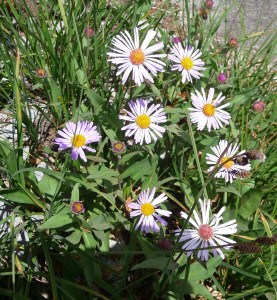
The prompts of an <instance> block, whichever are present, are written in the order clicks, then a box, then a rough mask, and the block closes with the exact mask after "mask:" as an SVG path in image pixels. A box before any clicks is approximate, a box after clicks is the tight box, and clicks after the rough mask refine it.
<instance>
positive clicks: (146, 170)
mask: <svg viewBox="0 0 277 300" xmlns="http://www.w3.org/2000/svg"><path fill="white" fill-rule="evenodd" d="M153 171H154V170H153V168H152V166H151V165H150V163H149V160H148V159H147V158H145V159H143V160H142V161H138V162H136V163H134V164H132V165H131V166H129V168H127V169H126V170H125V171H124V172H123V173H122V174H121V176H120V178H121V180H123V179H125V178H127V177H132V178H133V179H134V180H138V179H141V177H142V176H144V175H150V174H151V173H153Z"/></svg>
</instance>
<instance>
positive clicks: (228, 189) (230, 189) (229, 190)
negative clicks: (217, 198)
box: [216, 186, 241, 197]
mask: <svg viewBox="0 0 277 300" xmlns="http://www.w3.org/2000/svg"><path fill="white" fill-rule="evenodd" d="M216 192H217V193H224V192H227V193H233V194H235V195H237V196H239V197H241V194H240V193H239V192H238V190H236V189H235V188H234V187H233V186H228V187H225V186H222V187H220V188H218V189H216Z"/></svg>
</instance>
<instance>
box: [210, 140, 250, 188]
mask: <svg viewBox="0 0 277 300" xmlns="http://www.w3.org/2000/svg"><path fill="white" fill-rule="evenodd" d="M227 146H228V142H227V141H225V140H221V141H219V144H218V145H217V146H216V147H211V149H212V151H213V153H214V154H215V155H214V154H210V153H208V154H207V156H206V159H207V164H209V165H213V166H212V167H210V168H209V169H208V172H211V171H212V170H213V169H214V167H215V166H216V165H219V164H223V165H222V167H221V168H220V170H219V171H218V172H217V173H216V174H215V177H217V178H220V177H222V178H225V181H226V182H228V181H230V183H232V182H233V179H235V178H238V177H239V178H244V177H247V176H245V175H244V174H247V172H246V171H249V170H251V165H250V164H249V161H248V159H247V157H246V156H245V157H244V162H243V163H239V161H238V159H236V158H234V159H232V160H229V159H230V158H231V157H234V156H241V155H242V154H243V153H244V152H245V150H243V151H241V152H239V153H237V152H238V150H239V145H238V144H237V143H236V144H235V145H234V147H232V145H230V146H229V148H228V150H227V151H226V152H225V154H224V155H223V157H222V158H221V159H220V157H221V155H222V153H223V152H224V150H225V149H226V148H227ZM219 159H220V161H219ZM225 162H226V163H225ZM249 174H250V175H251V173H250V172H249Z"/></svg>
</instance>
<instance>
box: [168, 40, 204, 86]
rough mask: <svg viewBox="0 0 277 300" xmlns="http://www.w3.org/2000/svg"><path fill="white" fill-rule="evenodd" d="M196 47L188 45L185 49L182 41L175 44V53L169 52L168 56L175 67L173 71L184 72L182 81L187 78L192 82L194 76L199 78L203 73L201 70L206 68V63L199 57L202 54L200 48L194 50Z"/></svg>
mask: <svg viewBox="0 0 277 300" xmlns="http://www.w3.org/2000/svg"><path fill="white" fill-rule="evenodd" d="M193 50H194V48H193V47H192V46H188V47H186V49H185V50H184V49H183V47H182V44H181V43H177V44H176V45H174V46H173V48H172V49H171V51H172V52H173V54H169V55H168V58H169V59H170V60H172V61H173V62H174V63H176V64H174V63H173V68H172V69H171V71H175V70H178V71H179V72H182V83H185V82H186V80H188V81H189V82H192V77H194V78H196V79H199V78H200V77H201V76H203V74H201V73H200V72H199V71H203V70H205V69H206V68H203V66H204V65H205V63H204V62H203V61H202V60H201V59H199V57H200V56H201V55H202V52H200V51H199V50H198V49H197V50H195V51H194V52H193Z"/></svg>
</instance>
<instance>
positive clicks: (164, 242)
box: [159, 238, 171, 250]
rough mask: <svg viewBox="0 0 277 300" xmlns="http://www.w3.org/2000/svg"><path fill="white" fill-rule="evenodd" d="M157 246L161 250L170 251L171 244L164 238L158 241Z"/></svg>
mask: <svg viewBox="0 0 277 300" xmlns="http://www.w3.org/2000/svg"><path fill="white" fill-rule="evenodd" d="M159 246H160V248H161V249H162V250H170V249H171V243H170V241H169V240H167V239H166V238H163V239H162V240H160V241H159Z"/></svg>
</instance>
